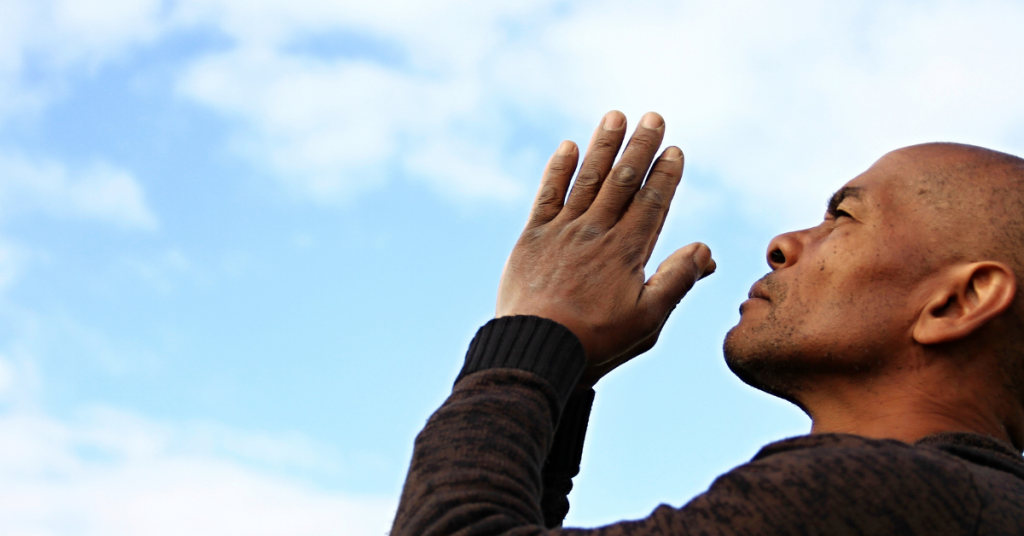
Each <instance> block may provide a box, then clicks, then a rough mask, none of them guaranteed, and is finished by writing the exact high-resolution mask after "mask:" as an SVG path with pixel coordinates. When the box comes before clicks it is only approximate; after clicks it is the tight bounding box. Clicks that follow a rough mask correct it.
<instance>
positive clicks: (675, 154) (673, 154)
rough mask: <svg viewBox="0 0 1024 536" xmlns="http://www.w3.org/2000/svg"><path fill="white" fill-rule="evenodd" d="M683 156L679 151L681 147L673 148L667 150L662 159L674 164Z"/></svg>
mask: <svg viewBox="0 0 1024 536" xmlns="http://www.w3.org/2000/svg"><path fill="white" fill-rule="evenodd" d="M682 156H683V152H682V151H680V150H679V147H675V146H673V147H669V148H668V149H665V152H664V153H662V154H661V159H662V160H668V161H669V162H673V161H675V160H679V159H680V158H681V157H682Z"/></svg>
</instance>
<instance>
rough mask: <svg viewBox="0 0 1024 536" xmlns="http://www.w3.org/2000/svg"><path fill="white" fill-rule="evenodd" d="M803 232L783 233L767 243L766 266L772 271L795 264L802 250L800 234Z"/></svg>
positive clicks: (802, 243)
mask: <svg viewBox="0 0 1024 536" xmlns="http://www.w3.org/2000/svg"><path fill="white" fill-rule="evenodd" d="M805 232H806V231H793V232H789V233H783V234H780V235H779V236H776V237H775V238H773V239H772V241H771V242H769V243H768V266H770V267H771V269H772V271H775V270H778V269H780V268H785V267H787V266H792V265H794V264H796V261H797V260H798V259H799V258H800V253H801V252H802V251H803V249H804V242H803V240H802V234H803V233H805Z"/></svg>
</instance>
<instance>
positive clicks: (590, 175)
mask: <svg viewBox="0 0 1024 536" xmlns="http://www.w3.org/2000/svg"><path fill="white" fill-rule="evenodd" d="M600 182H601V175H599V174H598V173H597V172H596V171H594V170H593V169H586V170H583V171H581V172H580V174H579V176H577V177H576V184H575V185H574V186H575V187H578V188H593V187H595V186H597V185H598V184H599V183H600Z"/></svg>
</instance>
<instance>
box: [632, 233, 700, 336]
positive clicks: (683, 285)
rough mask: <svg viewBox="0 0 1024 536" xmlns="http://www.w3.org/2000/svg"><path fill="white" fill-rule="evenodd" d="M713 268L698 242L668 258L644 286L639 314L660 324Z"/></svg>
mask: <svg viewBox="0 0 1024 536" xmlns="http://www.w3.org/2000/svg"><path fill="white" fill-rule="evenodd" d="M714 268H715V261H714V260H713V259H712V258H711V249H709V248H708V247H707V246H706V245H704V244H701V243H700V242H695V243H693V244H690V245H688V246H685V247H682V248H680V249H678V250H676V251H675V252H674V253H673V254H671V255H669V257H668V258H667V259H665V262H662V263H661V266H658V271H657V272H655V273H654V275H652V276H651V278H650V279H648V280H647V283H646V284H644V293H643V295H642V296H641V301H642V302H643V303H642V306H643V307H642V310H645V311H647V314H649V315H651V317H650V318H649V319H648V320H649V321H652V322H661V321H662V320H663V319H664V318H665V316H667V315H668V313H669V311H671V310H672V308H673V307H675V306H676V304H678V303H679V300H681V299H683V296H685V295H686V293H687V292H689V290H690V289H691V288H693V284H694V283H696V282H697V281H698V280H700V279H701V278H703V277H704V275H705V274H706V273H707V274H710V272H709V269H710V270H711V271H714Z"/></svg>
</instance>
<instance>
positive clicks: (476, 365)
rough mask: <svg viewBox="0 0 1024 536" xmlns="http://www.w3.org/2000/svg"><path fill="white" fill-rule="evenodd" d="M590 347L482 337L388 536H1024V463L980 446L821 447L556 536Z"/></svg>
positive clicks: (939, 440)
mask: <svg viewBox="0 0 1024 536" xmlns="http://www.w3.org/2000/svg"><path fill="white" fill-rule="evenodd" d="M583 366H584V361H583V348H582V347H581V345H580V343H579V341H578V340H577V339H576V337H575V336H573V335H572V333H571V332H569V331H568V330H567V329H566V328H564V327H562V326H561V325H559V324H557V323H555V322H551V321H549V320H544V319H540V318H536V317H511V318H502V319H498V320H494V321H491V322H489V323H488V324H487V325H486V326H484V327H483V328H481V329H480V331H479V333H478V334H477V336H476V338H474V339H473V342H472V344H471V346H470V349H469V352H468V354H467V356H466V364H465V366H464V368H463V370H462V372H461V373H460V375H459V378H458V379H457V380H456V384H455V388H454V390H453V392H452V394H451V396H450V397H449V398H448V400H446V401H445V403H444V404H443V405H442V406H441V408H440V409H438V410H437V412H435V413H434V415H433V416H432V417H431V418H430V419H429V420H428V422H427V424H426V426H425V427H424V429H423V431H422V432H420V434H419V436H418V437H417V438H416V445H415V450H414V451H413V459H412V464H411V467H410V469H409V475H408V478H407V480H406V483H405V488H404V489H403V491H402V499H401V502H400V504H399V507H398V514H397V517H396V518H395V523H394V526H393V528H392V531H391V536H406V535H417V536H419V535H431V536H443V535H449V534H452V535H454V534H459V535H484V534H487V535H499V534H503V535H505V534H507V535H527V534H549V533H550V534H556V533H557V534H562V533H571V534H582V533H594V534H607V535H670V534H680V535H683V534H694V535H696V534H701V535H754V534H823V535H824V534H828V535H845V534H850V535H853V534H858V535H862V534H907V535H910V534H913V535H925V534H927V535H947V534H948V535H953V534H974V535H996V534H1000V535H1001V534H1017V535H1024V460H1022V458H1021V456H1020V454H1019V453H1017V452H1015V451H1014V450H1013V449H1011V448H1010V447H1009V446H1007V445H1004V444H1003V443H1001V442H999V441H996V440H994V439H990V438H987V437H982V436H979V435H973V434H961V433H948V434H937V435H933V436H929V437H926V438H924V439H923V440H921V441H919V442H918V443H916V444H914V445H909V444H906V443H902V442H899V441H892V440H875V439H867V438H863V437H858V436H852V435H842V434H820V435H811V436H803V437H796V438H793V439H787V440H784V441H779V442H777V443H773V444H770V445H768V446H766V447H764V448H763V449H761V451H760V452H759V453H758V454H757V455H756V456H754V459H753V460H751V461H750V462H749V463H747V464H744V465H741V466H739V467H737V468H735V469H733V470H732V471H729V472H728V473H726V474H724V475H722V476H720V477H719V478H718V479H716V480H715V482H714V483H713V484H712V485H711V487H710V488H709V489H708V490H707V491H706V492H705V493H703V494H701V495H699V496H697V497H696V498H694V499H693V500H692V501H690V502H689V503H688V504H686V505H685V506H683V507H681V508H673V507H670V506H666V505H662V506H659V507H658V508H656V509H655V510H654V511H653V512H652V513H651V515H650V516H649V517H647V518H646V519H642V520H638V521H627V522H622V523H616V524H613V525H609V526H606V527H602V528H598V529H589V530H582V529H562V528H558V526H559V525H560V524H561V521H562V519H563V517H564V516H565V514H566V512H567V511H568V501H567V500H566V496H567V494H568V492H569V490H570V489H571V487H572V482H571V479H572V477H573V476H575V475H576V473H577V472H578V470H579V460H580V453H581V451H582V445H583V436H584V434H585V432H586V424H587V419H588V417H589V413H590V404H591V401H592V400H593V391H588V392H582V393H580V392H577V393H576V394H573V390H574V386H575V384H576V382H577V380H578V378H579V375H580V374H581V372H582V370H583Z"/></svg>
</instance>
